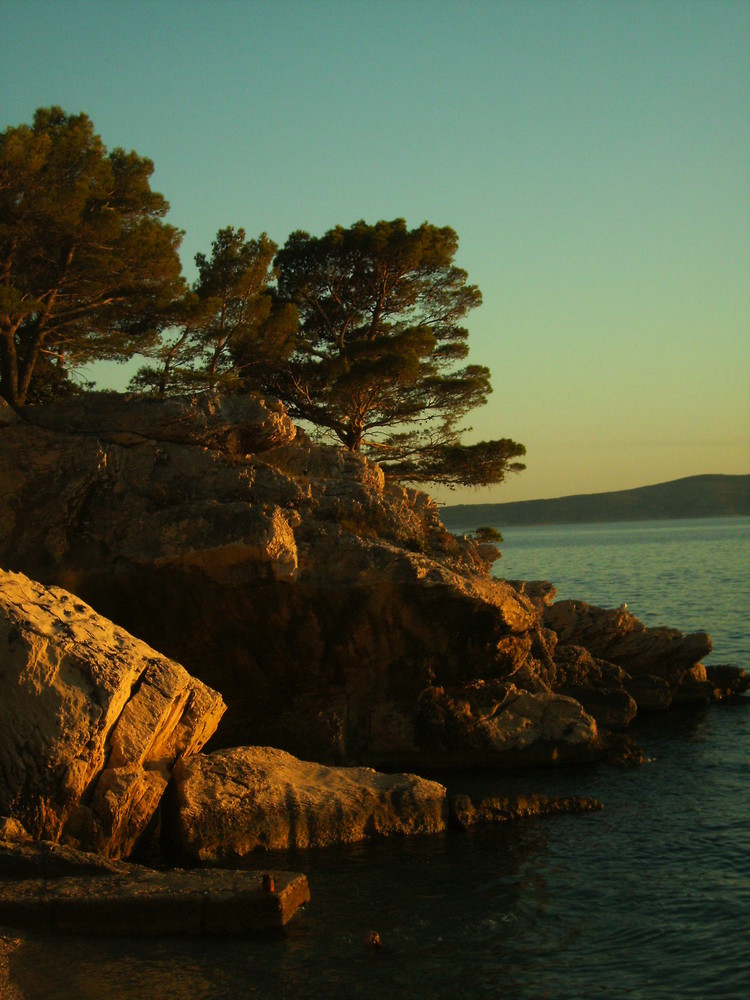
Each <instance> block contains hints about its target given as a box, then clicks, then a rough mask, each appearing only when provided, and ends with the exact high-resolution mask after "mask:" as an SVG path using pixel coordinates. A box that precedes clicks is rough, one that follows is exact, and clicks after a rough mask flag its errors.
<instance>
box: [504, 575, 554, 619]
mask: <svg viewBox="0 0 750 1000" xmlns="http://www.w3.org/2000/svg"><path fill="white" fill-rule="evenodd" d="M507 582H508V583H509V584H510V585H511V587H513V588H515V589H516V590H517V591H518V593H519V594H523V595H524V597H528V599H529V600H530V601H531V603H532V604H533V605H534V607H535V608H536V609H537V611H539V612H543V611H544V609H545V608H547V607H549V606H550V604H552V603H553V602H554V600H555V594H556V593H557V588H556V587H555V586H554V584H551V583H549V581H547V580H508V581H507Z"/></svg>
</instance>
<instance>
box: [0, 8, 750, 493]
mask: <svg viewBox="0 0 750 1000" xmlns="http://www.w3.org/2000/svg"><path fill="white" fill-rule="evenodd" d="M749 68H750V3H748V2H746V0H708V2H700V0H623V2H620V0H609V2H608V0H593V2H588V0H460V2H454V0H272V2H271V0H268V2H266V0H214V2H213V3H211V4H209V3H206V2H205V0H127V2H125V0H116V2H115V0H22V2H20V0H2V2H1V3H0V129H5V128H6V127H8V126H15V125H19V124H22V123H30V122H31V120H32V117H33V114H34V111H35V110H36V108H38V107H44V106H49V105H53V104H57V105H60V106H62V107H63V108H64V110H65V111H67V112H68V113H71V114H73V113H78V112H81V111H83V112H85V113H86V114H88V115H89V117H90V118H91V119H92V121H93V122H94V126H95V128H96V130H97V132H98V133H99V134H100V135H101V137H102V139H103V140H104V142H105V144H106V145H107V147H108V148H110V149H111V148H114V147H116V146H122V147H125V148H126V149H134V150H136V152H138V153H139V154H140V155H142V156H148V157H149V158H150V159H152V160H153V161H154V164H155V170H154V174H153V177H152V188H153V189H155V190H157V191H160V192H162V193H163V194H164V195H165V196H166V198H167V199H168V200H169V202H170V205H171V209H170V213H169V216H168V221H169V222H171V223H173V224H174V225H176V226H178V227H179V228H180V229H182V230H184V232H185V235H184V238H183V243H182V249H181V257H182V261H183V269H184V273H185V275H186V277H187V278H188V280H189V281H193V280H194V279H195V277H196V269H195V265H194V256H195V254H196V253H197V252H205V253H209V252H210V248H211V242H212V240H213V238H214V237H215V235H216V233H217V231H218V230H219V229H220V228H222V227H224V226H228V225H232V226H235V227H240V226H241V227H243V228H244V229H245V231H246V233H247V235H248V236H257V235H258V234H260V233H261V232H267V233H268V235H269V236H270V237H271V238H272V239H273V240H275V241H276V243H278V244H279V245H280V246H281V245H283V243H284V242H285V240H286V238H287V236H288V235H289V234H290V233H291V232H293V231H294V230H297V229H304V230H307V231H308V232H310V233H311V234H313V235H322V234H323V233H324V232H326V231H327V230H328V229H330V228H332V227H333V226H335V225H339V224H340V225H343V226H347V225H350V224H351V223H353V222H355V221H357V220H358V219H365V220H366V221H367V222H370V223H373V222H376V221H377V220H379V219H394V218H399V217H403V218H405V219H406V221H407V223H408V224H409V226H410V227H416V226H418V225H420V224H421V223H422V222H424V221H427V222H430V223H432V224H434V225H439V226H446V225H447V226H451V227H453V229H455V230H456V232H457V233H458V236H459V242H460V245H459V252H458V255H457V258H456V263H457V264H458V265H459V266H461V267H463V268H465V269H466V271H467V272H468V275H469V280H470V282H471V283H474V284H477V285H478V286H479V288H480V289H481V291H482V295H483V305H482V306H481V308H479V309H477V310H476V311H474V312H472V313H471V314H470V315H469V317H468V327H469V331H470V334H469V345H470V357H469V360H470V362H472V363H477V364H485V365H487V366H488V367H489V368H490V370H491V372H492V384H493V389H494V391H493V393H492V395H491V397H490V399H489V402H488V403H487V405H486V406H484V407H482V408H481V409H478V410H476V411H474V412H473V413H472V414H471V415H470V418H469V421H468V422H469V423H470V425H471V427H472V428H473V429H472V431H471V432H469V433H468V434H467V436H466V440H468V441H476V440H482V439H487V438H501V437H509V438H512V439H514V440H515V441H519V442H522V443H523V444H524V445H525V446H526V450H527V454H526V459H525V461H526V465H527V468H526V471H525V472H522V473H520V474H519V475H513V476H510V477H509V478H508V479H507V480H506V482H505V483H503V484H500V485H496V486H494V487H487V488H482V489H479V490H468V489H467V490H463V489H458V490H455V491H453V492H447V491H437V492H436V495H437V497H438V499H440V500H441V501H445V502H449V503H474V502H475V503H480V502H481V503H486V502H492V501H497V502H503V501H511V500H526V499H537V498H543V497H556V496H567V495H571V494H578V493H596V492H604V491H609V490H618V489H628V488H631V487H636V486H643V485H647V484H650V483H658V482H664V481H667V480H672V479H678V478H681V477H683V476H689V475H697V474H704V473H725V474H737V473H748V472H750V336H749V334H750V281H749V280H748V276H749V275H750V72H749ZM137 367H138V362H137V361H136V362H134V363H130V364H129V365H124V366H107V367H106V368H100V369H97V372H96V378H97V382H98V386H99V387H100V388H104V387H111V388H117V389H122V388H124V387H125V385H126V384H127V381H128V379H129V378H130V376H131V375H132V374H133V373H134V370H135V369H137ZM431 492H435V491H431Z"/></svg>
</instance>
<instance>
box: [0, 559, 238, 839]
mask: <svg viewBox="0 0 750 1000" xmlns="http://www.w3.org/2000/svg"><path fill="white" fill-rule="evenodd" d="M223 710H224V704H223V702H222V699H221V697H220V696H219V695H217V694H216V693H215V692H214V691H212V690H211V689H210V688H208V687H207V686H206V685H205V684H203V683H202V682H200V681H198V680H196V679H195V678H193V677H191V676H190V675H189V674H188V673H187V671H185V670H184V669H183V668H182V667H181V666H180V665H179V664H177V663H175V662H173V661H172V660H169V659H167V657H165V656H162V655H161V654H160V653H157V652H155V651H154V650H153V649H150V648H149V647H148V646H147V645H146V644H145V643H143V642H141V641H139V640H137V639H134V638H133V637H132V636H130V635H128V634H127V633H126V632H125V631H124V630H123V629H121V628H118V627H117V626H113V625H112V624H111V623H110V622H108V621H106V620H105V619H103V618H102V617H101V616H99V615H97V614H96V612H94V611H93V610H92V609H91V608H90V607H88V606H87V605H86V604H84V603H83V602H82V601H81V600H80V599H79V598H77V597H75V596H73V595H72V594H69V593H67V592H65V591H63V590H61V589H59V588H57V587H50V588H47V587H43V586H42V585H40V584H38V583H35V582H34V581H32V580H30V579H28V578H27V577H25V576H23V575H21V574H15V573H7V572H4V571H0V815H9V816H12V817H14V818H16V819H17V820H19V821H20V822H21V823H22V824H23V826H24V827H25V828H26V830H27V831H28V833H29V834H31V836H32V837H33V838H34V839H35V840H51V841H62V842H65V843H68V844H70V845H71V846H75V847H80V848H83V849H87V850H93V851H96V852H98V853H101V854H104V855H107V856H111V857H120V856H126V855H128V854H129V853H130V851H131V850H132V849H133V847H134V846H135V844H136V842H137V840H138V838H139V837H140V836H141V835H142V834H143V832H144V830H145V828H146V826H147V825H148V823H149V821H150V819H151V817H152V815H153V813H154V811H155V809H156V807H157V805H158V803H159V800H160V799H161V796H162V794H163V791H164V788H165V787H166V784H167V782H168V780H169V774H170V770H171V767H172V765H173V763H174V761H175V760H176V759H177V758H178V757H180V756H183V755H186V754H191V753H195V752H196V751H197V750H199V749H200V748H201V747H202V746H203V744H204V743H205V742H206V740H207V739H208V738H209V737H210V736H211V735H212V733H213V732H214V730H215V728H216V726H217V724H218V721H219V719H220V718H221V714H222V712H223Z"/></svg>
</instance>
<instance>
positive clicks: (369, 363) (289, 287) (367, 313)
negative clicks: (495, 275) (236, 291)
mask: <svg viewBox="0 0 750 1000" xmlns="http://www.w3.org/2000/svg"><path fill="white" fill-rule="evenodd" d="M457 248H458V238H457V236H456V234H455V232H454V231H453V230H452V229H450V228H449V227H447V226H446V227H443V228H438V227H436V226H432V225H429V224H428V223H424V224H423V225H421V226H419V227H418V228H417V229H414V230H409V229H407V227H406V223H405V222H404V220H403V219H395V220H394V221H392V222H378V223H376V224H375V225H367V224H366V223H365V222H363V221H360V222H357V223H355V224H354V225H353V226H351V227H350V228H349V229H343V228H342V227H341V226H338V227H336V228H335V229H331V230H329V232H327V233H326V234H325V235H324V236H322V237H319V238H317V237H312V236H310V235H309V234H308V233H305V232H301V231H300V232H296V233H293V234H292V235H291V236H290V237H289V239H288V240H287V242H286V244H285V246H284V248H283V249H282V250H280V251H279V253H278V255H277V257H276V266H277V267H278V270H279V278H278V287H279V294H280V296H281V297H282V298H283V299H285V300H286V301H288V302H290V303H293V304H294V305H295V306H296V307H297V309H298V311H299V316H300V330H299V336H298V338H297V343H296V349H295V352H294V354H293V356H292V358H291V360H290V362H289V364H287V365H286V366H284V367H283V368H282V369H281V370H280V371H279V372H278V373H277V375H276V377H275V378H274V380H273V384H272V386H270V388H272V389H273V390H274V391H275V392H276V394H277V395H279V396H280V397H281V399H282V400H283V401H284V402H285V403H286V404H287V406H288V407H289V410H290V413H291V414H292V416H293V417H296V418H297V419H301V420H304V421H309V422H310V423H312V424H313V425H315V426H316V427H318V428H320V429H322V430H323V431H324V432H327V433H329V434H331V435H332V436H334V437H335V438H336V439H338V440H339V441H340V442H341V443H342V444H344V445H345V446H346V447H347V448H349V449H351V450H352V451H360V450H362V451H364V452H366V453H367V454H368V455H370V456H371V457H373V458H375V459H376V460H378V461H380V462H381V463H382V464H383V467H384V469H385V471H386V472H387V473H388V474H390V475H392V476H394V477H396V478H399V479H403V480H407V481H412V482H424V481H440V482H443V483H446V484H448V485H455V484H457V483H471V484H481V483H488V482H499V481H500V480H501V479H502V478H503V477H504V475H505V474H506V472H508V471H517V470H519V469H521V468H523V466H522V465H519V464H518V463H513V462H511V459H513V458H516V457H518V456H519V455H523V454H524V449H523V446H522V445H518V444H516V443H515V442H512V441H509V440H507V439H504V440H502V441H486V442H482V443H481V444H478V445H473V446H471V448H467V447H465V446H463V445H462V444H461V442H460V435H461V433H462V430H463V429H462V428H460V427H459V426H458V424H459V423H460V422H461V421H462V420H463V418H464V417H465V415H466V414H467V413H468V412H469V411H470V410H472V409H473V408H474V407H476V406H479V405H481V404H482V403H484V402H486V399H487V396H488V394H489V393H490V392H491V385H490V373H489V370H488V369H487V368H485V367H484V366H481V365H464V366H463V367H462V366H461V363H462V362H463V361H465V359H466V356H467V353H468V346H467V338H468V331H467V329H466V328H465V327H464V326H463V325H462V324H463V320H464V318H465V317H466V315H467V314H468V313H469V312H470V311H471V310H472V309H474V308H475V307H476V306H478V305H479V304H480V302H481V294H480V292H479V289H478V288H477V287H476V286H475V285H470V284H468V283H467V275H466V272H465V271H463V270H461V269H460V268H458V267H456V266H455V264H454V263H453V258H454V256H455V253H456V250H457Z"/></svg>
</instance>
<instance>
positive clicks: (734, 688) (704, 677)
mask: <svg viewBox="0 0 750 1000" xmlns="http://www.w3.org/2000/svg"><path fill="white" fill-rule="evenodd" d="M749 687H750V674H748V673H747V672H746V671H744V670H742V669H741V668H740V667H736V666H734V665H732V664H729V663H716V664H710V665H709V666H705V667H704V666H703V664H702V663H697V664H696V665H695V666H694V667H693V668H692V669H691V670H687V671H685V673H684V674H683V675H682V678H681V680H680V684H679V686H678V687H677V689H676V691H675V692H674V701H675V703H676V704H680V703H682V704H685V703H686V704H689V705H692V704H696V703H699V704H708V703H709V702H712V701H721V700H722V699H724V698H732V697H734V696H735V695H738V694H742V693H743V692H745V691H747V690H748V688H749Z"/></svg>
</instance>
